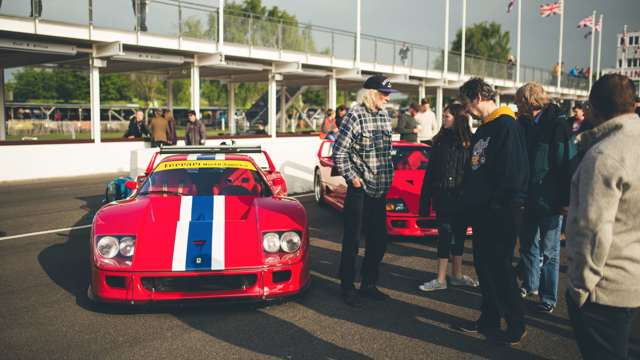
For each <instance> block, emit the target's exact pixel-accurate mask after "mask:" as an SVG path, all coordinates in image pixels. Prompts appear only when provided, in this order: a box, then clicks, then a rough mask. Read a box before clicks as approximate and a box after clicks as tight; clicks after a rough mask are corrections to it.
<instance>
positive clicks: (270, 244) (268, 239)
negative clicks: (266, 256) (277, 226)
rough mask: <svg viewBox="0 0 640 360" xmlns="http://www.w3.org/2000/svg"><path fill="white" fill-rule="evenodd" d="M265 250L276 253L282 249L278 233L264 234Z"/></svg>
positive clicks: (263, 244)
mask: <svg viewBox="0 0 640 360" xmlns="http://www.w3.org/2000/svg"><path fill="white" fill-rule="evenodd" d="M262 246H263V247H264V251H266V252H269V253H276V252H278V250H280V236H279V235H278V234H276V233H272V232H271V233H266V234H264V235H263V236H262Z"/></svg>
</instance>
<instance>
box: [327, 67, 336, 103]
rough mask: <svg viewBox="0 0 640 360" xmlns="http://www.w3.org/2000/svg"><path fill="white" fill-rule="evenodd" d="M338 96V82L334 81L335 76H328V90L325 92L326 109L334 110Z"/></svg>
mask: <svg viewBox="0 0 640 360" xmlns="http://www.w3.org/2000/svg"><path fill="white" fill-rule="evenodd" d="M337 94H338V81H337V80H336V76H335V74H332V75H331V76H329V88H328V92H327V95H328V96H327V108H328V109H333V110H335V109H336V107H337V106H338V105H337V102H338V99H337Z"/></svg>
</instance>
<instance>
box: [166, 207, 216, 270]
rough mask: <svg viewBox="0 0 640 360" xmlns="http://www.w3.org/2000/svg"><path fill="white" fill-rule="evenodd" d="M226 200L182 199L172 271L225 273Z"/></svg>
mask: <svg viewBox="0 0 640 360" xmlns="http://www.w3.org/2000/svg"><path fill="white" fill-rule="evenodd" d="M224 252H225V197H224V196H182V197H181V198H180V219H179V220H178V222H177V224H176V238H175V241H174V246H173V260H172V270H173V271H198V270H224Z"/></svg>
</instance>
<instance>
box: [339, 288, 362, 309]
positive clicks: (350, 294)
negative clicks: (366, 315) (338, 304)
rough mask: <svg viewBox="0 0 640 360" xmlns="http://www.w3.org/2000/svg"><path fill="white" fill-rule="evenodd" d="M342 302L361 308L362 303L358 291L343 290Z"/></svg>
mask: <svg viewBox="0 0 640 360" xmlns="http://www.w3.org/2000/svg"><path fill="white" fill-rule="evenodd" d="M342 301H344V303H345V304H347V305H349V306H351V307H361V306H362V301H360V296H358V293H357V292H356V289H350V290H343V291H342Z"/></svg>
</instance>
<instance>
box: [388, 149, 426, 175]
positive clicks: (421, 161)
mask: <svg viewBox="0 0 640 360" xmlns="http://www.w3.org/2000/svg"><path fill="white" fill-rule="evenodd" d="M392 154H393V167H394V169H395V170H426V169H427V165H428V164H429V156H430V155H431V148H429V147H410V146H398V147H394V148H393V152H392Z"/></svg>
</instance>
